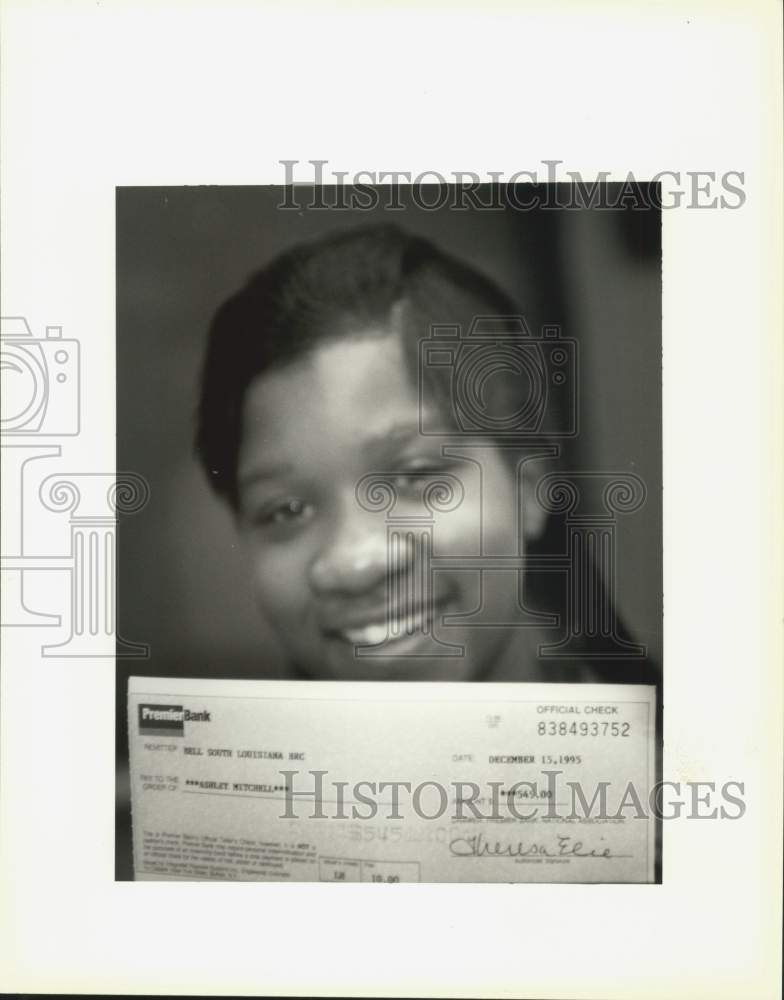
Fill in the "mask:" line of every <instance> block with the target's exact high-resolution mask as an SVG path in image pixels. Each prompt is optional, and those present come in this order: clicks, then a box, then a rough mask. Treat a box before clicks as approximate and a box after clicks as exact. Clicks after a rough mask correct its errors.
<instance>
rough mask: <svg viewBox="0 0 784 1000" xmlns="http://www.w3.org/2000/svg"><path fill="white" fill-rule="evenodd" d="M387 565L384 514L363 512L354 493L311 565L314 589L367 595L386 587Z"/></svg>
mask: <svg viewBox="0 0 784 1000" xmlns="http://www.w3.org/2000/svg"><path fill="white" fill-rule="evenodd" d="M388 562H389V557H388V552H387V531H386V523H385V521H384V515H383V514H380V513H376V512H369V511H366V510H363V509H362V508H361V507H360V506H359V504H358V503H357V500H356V497H355V496H354V495H353V493H352V495H351V497H350V498H347V499H346V501H345V502H344V503H343V504H342V506H341V508H340V511H339V513H338V516H337V517H336V518H335V520H334V522H333V524H332V525H331V534H330V536H329V537H328V538H325V540H324V543H323V545H322V548H321V549H320V551H319V553H318V555H317V556H316V558H315V559H314V560H313V562H312V563H311V566H310V582H311V586H312V587H313V589H314V590H315V591H316V592H317V593H319V594H323V595H328V594H348V595H359V594H363V593H367V592H369V591H372V590H374V589H375V588H377V587H380V586H382V585H383V583H384V580H385V579H386V575H387V570H388ZM398 568H399V567H398Z"/></svg>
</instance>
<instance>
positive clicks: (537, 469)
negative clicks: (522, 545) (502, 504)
mask: <svg viewBox="0 0 784 1000" xmlns="http://www.w3.org/2000/svg"><path fill="white" fill-rule="evenodd" d="M546 472H547V469H546V468H545V464H544V463H543V462H525V463H524V464H523V465H522V466H521V467H520V473H519V474H520V477H521V478H520V495H521V497H522V505H523V538H524V540H525V541H526V542H530V541H535V540H536V539H537V538H539V537H540V536H541V535H542V533H543V532H544V529H545V525H546V524H547V518H548V513H547V511H546V510H545V509H544V507H542V505H541V504H540V503H539V501H538V500H537V498H536V486H537V483H538V482H539V480H540V479H541V477H542V476H543V475H545V474H546Z"/></svg>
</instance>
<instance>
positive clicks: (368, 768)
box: [128, 677, 656, 883]
mask: <svg viewBox="0 0 784 1000" xmlns="http://www.w3.org/2000/svg"><path fill="white" fill-rule="evenodd" d="M655 709H656V705H655V689H654V688H653V687H647V686H632V685H614V684H579V685H578V684H446V683H441V684H438V683H394V682H393V683H375V682H364V683H361V684H350V683H342V682H326V681H325V682H319V681H307V682H303V681H300V682H296V681H292V682H288V681H258V680H255V681H237V680H203V679H199V680H184V679H181V678H180V679H167V678H149V677H132V678H130V681H129V690H128V712H129V735H130V775H131V806H132V816H133V849H134V868H135V878H136V879H137V880H175V879H187V880H193V881H202V880H221V881H227V880H238V881H282V880H292V881H303V882H304V881H329V882H376V883H394V882H416V881H421V882H650V881H653V879H654V871H655V828H656V821H655V818H654V816H653V806H654V802H653V798H652V796H653V792H654V790H655V785H654V783H655V756H656V755H655V717H656V711H655Z"/></svg>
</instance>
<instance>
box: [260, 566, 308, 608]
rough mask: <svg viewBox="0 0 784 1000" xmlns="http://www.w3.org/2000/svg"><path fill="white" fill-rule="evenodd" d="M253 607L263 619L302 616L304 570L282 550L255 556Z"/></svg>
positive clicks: (305, 586) (305, 596)
mask: <svg viewBox="0 0 784 1000" xmlns="http://www.w3.org/2000/svg"><path fill="white" fill-rule="evenodd" d="M253 580H254V591H255V597H256V605H257V607H258V608H259V610H260V611H261V612H262V614H264V615H274V616H275V617H277V618H285V617H287V616H288V617H291V616H295V615H296V616H301V614H302V608H303V605H304V604H305V603H306V602H307V578H306V573H305V567H304V566H303V565H300V564H299V563H298V561H297V560H296V559H294V558H292V554H290V553H287V552H286V551H285V550H283V551H280V552H275V551H274V550H269V549H267V550H265V551H263V552H257V553H256V558H255V566H254V574H253Z"/></svg>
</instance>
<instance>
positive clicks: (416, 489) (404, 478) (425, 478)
mask: <svg viewBox="0 0 784 1000" xmlns="http://www.w3.org/2000/svg"><path fill="white" fill-rule="evenodd" d="M448 470H449V467H442V468H439V467H437V466H434V465H423V466H421V467H419V466H414V467H412V468H410V469H407V470H406V471H405V472H401V473H399V474H398V475H397V476H396V477H395V478H394V480H393V482H394V485H395V489H396V490H397V491H398V492H399V493H401V494H403V495H408V496H416V497H421V496H422V493H423V491H424V490H425V489H426V487H428V486H429V485H430V484H431V483H436V482H437V481H438V477H439V475H444V474H446V473H447V472H448Z"/></svg>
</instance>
